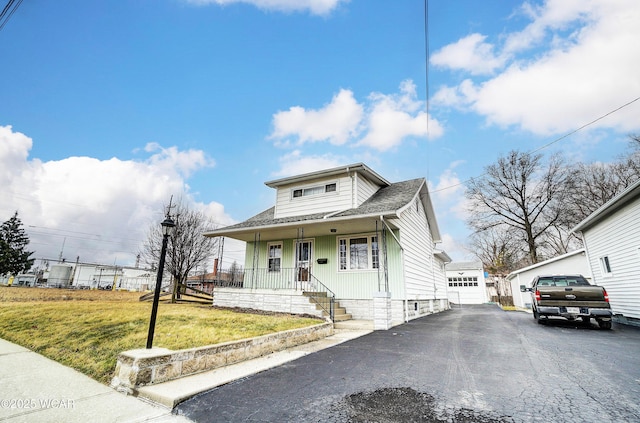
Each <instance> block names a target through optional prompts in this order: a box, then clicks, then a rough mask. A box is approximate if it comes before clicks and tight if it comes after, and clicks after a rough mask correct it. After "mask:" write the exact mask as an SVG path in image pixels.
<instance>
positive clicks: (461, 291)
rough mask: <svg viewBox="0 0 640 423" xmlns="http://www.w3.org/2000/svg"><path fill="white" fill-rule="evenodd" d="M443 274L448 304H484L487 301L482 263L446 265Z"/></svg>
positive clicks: (453, 263)
mask: <svg viewBox="0 0 640 423" xmlns="http://www.w3.org/2000/svg"><path fill="white" fill-rule="evenodd" d="M445 272H446V274H447V282H448V284H447V297H448V298H449V302H450V303H453V304H484V303H486V302H488V301H489V299H488V296H487V286H486V283H485V279H484V268H483V266H482V262H480V261H474V262H452V263H447V264H446V266H445Z"/></svg>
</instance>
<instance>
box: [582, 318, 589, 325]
mask: <svg viewBox="0 0 640 423" xmlns="http://www.w3.org/2000/svg"><path fill="white" fill-rule="evenodd" d="M582 323H584V324H585V325H589V324H591V317H589V316H582Z"/></svg>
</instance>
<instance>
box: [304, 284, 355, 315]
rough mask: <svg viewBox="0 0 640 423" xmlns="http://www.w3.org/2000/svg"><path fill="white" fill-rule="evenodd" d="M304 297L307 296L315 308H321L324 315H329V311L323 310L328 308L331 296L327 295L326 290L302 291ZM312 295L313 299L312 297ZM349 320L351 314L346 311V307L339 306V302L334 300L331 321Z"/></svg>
mask: <svg viewBox="0 0 640 423" xmlns="http://www.w3.org/2000/svg"><path fill="white" fill-rule="evenodd" d="M302 295H304V296H305V297H309V302H310V303H311V304H315V305H316V310H322V315H323V316H324V317H329V313H328V312H327V311H325V310H329V305H330V303H331V298H329V297H327V293H326V292H311V291H305V292H303V293H302ZM312 297H313V299H312ZM346 320H351V315H350V314H349V313H347V309H346V308H344V307H340V302H338V301H334V303H333V321H334V322H344V321H346Z"/></svg>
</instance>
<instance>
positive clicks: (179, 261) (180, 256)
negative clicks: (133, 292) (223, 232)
mask: <svg viewBox="0 0 640 423" xmlns="http://www.w3.org/2000/svg"><path fill="white" fill-rule="evenodd" d="M170 215H171V218H172V219H173V220H174V222H175V224H176V226H175V229H174V232H173V235H172V236H171V237H169V243H168V245H167V258H166V264H165V266H166V267H165V269H166V270H167V271H168V272H169V273H171V275H172V276H173V279H174V283H175V285H174V286H175V287H179V286H181V285H184V284H185V282H186V280H187V277H188V276H189V273H190V272H191V271H192V270H194V269H195V268H196V267H205V266H206V263H207V261H209V260H211V257H212V255H213V253H214V251H216V250H217V242H218V239H217V238H209V237H205V236H204V235H203V234H204V233H205V232H206V231H208V230H211V229H214V228H215V226H214V223H213V221H212V220H211V219H210V218H208V217H207V216H206V215H205V214H204V213H203V212H202V211H196V210H190V209H189V208H187V207H186V206H185V205H184V204H182V203H179V204H178V205H177V206H175V209H174V210H172V211H171V212H170ZM161 247H162V232H161V227H160V224H159V223H158V224H154V225H152V226H151V227H150V228H149V235H148V237H147V241H146V242H145V244H144V246H143V248H142V251H140V254H141V256H142V258H143V259H144V261H145V262H146V263H147V264H148V265H151V266H154V265H156V264H157V263H158V262H159V260H160V250H161ZM211 262H213V261H212V260H211ZM175 292H176V291H175V290H174V293H175Z"/></svg>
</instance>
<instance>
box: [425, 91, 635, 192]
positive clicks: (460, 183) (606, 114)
mask: <svg viewBox="0 0 640 423" xmlns="http://www.w3.org/2000/svg"><path fill="white" fill-rule="evenodd" d="M638 100H640V97H636V98H634V99H633V100H631V101H628V102H627V103H625V104H623V105H621V106H619V107H616V108H615V109H613V110H611V111H609V112H607V113H605V114H603V115H601V116H599V117H597V118H595V119H593V120H592V121H590V122H588V123H585V124H584V125H582V126H580V127H578V128H576V129H574V130H572V131H570V132H567V133H566V134H564V135H562V136H560V137H558V138H555V139H554V140H553V141H551V142H548V143H546V144H544V145H542V146H541V147H538V148H536V149H534V150H531V151H529V152H528V153H529V154H531V153H536V152H538V151H540V150H544V149H545V148H548V147H550V146H552V145H553V144H555V143H557V142H559V141H562V140H563V139H565V138H567V137H570V136H571V135H573V134H575V133H577V132H579V131H581V130H583V129H585V128H587V127H589V126H591V125H593V124H594V123H597V122H599V121H601V120H602V119H604V118H606V117H608V116H610V115H612V114H614V113H616V112H619V111H620V110H622V109H624V108H625V107H628V106H630V105H632V104H633V103H635V102H636V101H638ZM484 175H486V172H485V173H481V174H480V175H478V176H474V177H472V178H468V179H465V180H464V181H462V182H459V183H457V184H453V185H449V186H446V187H443V188H439V189H434V190H432V191H431V192H432V193H434V192H442V191H446V190H448V189H452V188H457V187H459V186H460V185H465V184H466V183H468V182H471V181H473V180H474V179H476V178H480V177H481V176H484Z"/></svg>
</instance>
